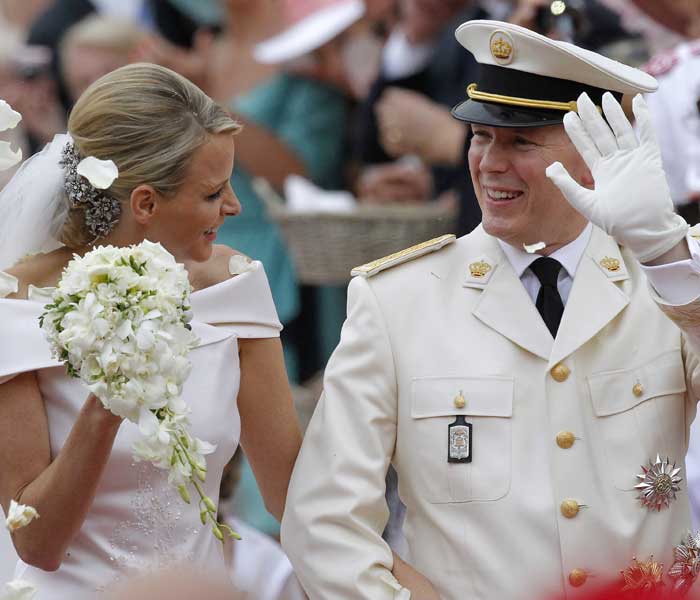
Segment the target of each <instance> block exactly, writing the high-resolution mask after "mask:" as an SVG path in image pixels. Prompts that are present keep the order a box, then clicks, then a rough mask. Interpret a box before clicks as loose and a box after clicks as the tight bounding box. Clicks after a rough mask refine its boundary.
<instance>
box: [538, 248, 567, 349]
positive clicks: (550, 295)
mask: <svg viewBox="0 0 700 600" xmlns="http://www.w3.org/2000/svg"><path fill="white" fill-rule="evenodd" d="M530 270H531V271H532V272H533V273H534V274H535V275H536V276H537V279H539V280H540V284H541V287H540V291H539V293H538V294H537V301H536V302H535V306H537V310H538V311H539V312H540V315H542V319H543V320H544V324H545V325H546V326H547V329H549V331H550V332H551V334H552V337H557V330H558V329H559V323H561V316H562V315H563V314H564V303H563V302H562V301H561V296H560V295H559V290H558V289H557V279H558V277H559V271H560V270H561V263H560V262H559V261H558V260H555V259H553V258H549V257H547V256H542V257H541V258H538V259H537V260H536V261H535V262H533V263H532V264H531V265H530Z"/></svg>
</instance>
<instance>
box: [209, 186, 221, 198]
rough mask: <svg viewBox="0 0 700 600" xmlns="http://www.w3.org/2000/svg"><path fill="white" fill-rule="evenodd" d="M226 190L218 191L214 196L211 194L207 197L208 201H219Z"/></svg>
mask: <svg viewBox="0 0 700 600" xmlns="http://www.w3.org/2000/svg"><path fill="white" fill-rule="evenodd" d="M223 191H224V189H223V188H221V189H220V190H217V191H216V192H214V193H213V194H209V195H208V196H207V200H218V199H219V198H220V197H221V194H222V193H223Z"/></svg>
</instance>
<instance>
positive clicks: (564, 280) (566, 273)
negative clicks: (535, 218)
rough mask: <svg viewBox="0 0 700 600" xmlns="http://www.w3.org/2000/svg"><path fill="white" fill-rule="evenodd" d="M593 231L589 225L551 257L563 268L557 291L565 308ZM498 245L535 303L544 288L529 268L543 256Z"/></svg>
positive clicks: (500, 242) (501, 243)
mask: <svg viewBox="0 0 700 600" xmlns="http://www.w3.org/2000/svg"><path fill="white" fill-rule="evenodd" d="M591 231H593V226H592V225H591V224H590V223H589V224H588V225H586V227H585V228H584V229H583V231H582V232H581V233H580V234H579V236H578V237H577V238H576V239H575V240H574V241H573V242H569V243H568V244H567V245H566V246H562V247H561V248H559V249H558V250H556V251H554V252H552V254H551V255H550V258H554V259H555V260H558V261H559V262H560V263H561V266H562V269H561V271H559V278H558V279H557V289H558V290H559V295H560V296H561V299H562V302H563V303H564V305H565V306H566V301H567V300H568V299H569V292H571V286H572V285H573V283H574V276H575V275H576V269H577V268H578V263H579V262H580V261H581V257H582V256H583V253H584V251H585V250H586V246H587V245H588V241H589V240H590V239H591ZM498 243H499V244H500V245H501V248H502V249H503V253H504V254H505V255H506V258H507V259H508V262H509V263H510V265H511V266H512V267H513V270H514V271H515V274H516V275H517V276H518V277H519V278H520V281H522V282H523V285H524V286H525V289H526V290H527V293H528V295H529V296H530V298H532V301H533V302H535V300H536V299H537V294H538V293H539V291H540V287H542V286H541V284H540V280H539V279H537V275H535V274H534V273H533V272H532V270H531V269H530V268H529V267H530V265H531V264H532V263H533V262H535V261H536V260H537V259H538V258H541V255H540V254H536V253H535V254H530V253H528V252H525V250H523V249H521V248H516V247H515V246H511V245H510V244H508V243H506V242H504V241H502V240H498Z"/></svg>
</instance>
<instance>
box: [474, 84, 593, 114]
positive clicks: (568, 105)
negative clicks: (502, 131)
mask: <svg viewBox="0 0 700 600" xmlns="http://www.w3.org/2000/svg"><path fill="white" fill-rule="evenodd" d="M467 96H469V98H470V99H471V100H476V101H478V102H495V103H497V104H507V105H508V106H523V107H526V108H542V109H545V110H563V111H570V110H571V111H573V112H578V105H577V104H576V100H571V101H570V102H555V101H554V100H532V99H531V98H518V97H517V96H503V95H501V94H491V93H489V92H480V91H479V90H477V85H476V83H470V84H469V86H468V87H467ZM596 108H597V109H598V111H599V112H602V109H601V108H600V106H596Z"/></svg>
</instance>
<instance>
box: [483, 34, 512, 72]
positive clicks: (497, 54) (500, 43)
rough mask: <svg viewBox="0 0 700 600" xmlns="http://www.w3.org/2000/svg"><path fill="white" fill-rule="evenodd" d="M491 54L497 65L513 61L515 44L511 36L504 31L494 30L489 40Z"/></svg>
mask: <svg viewBox="0 0 700 600" xmlns="http://www.w3.org/2000/svg"><path fill="white" fill-rule="evenodd" d="M489 47H490V49H491V56H493V57H494V58H495V59H496V62H497V63H498V64H499V65H507V64H508V63H510V62H512V61H513V58H514V55H515V44H514V42H513V38H512V37H510V35H509V34H508V33H506V32H505V31H500V30H499V31H494V32H493V33H492V34H491V39H490V41H489Z"/></svg>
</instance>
